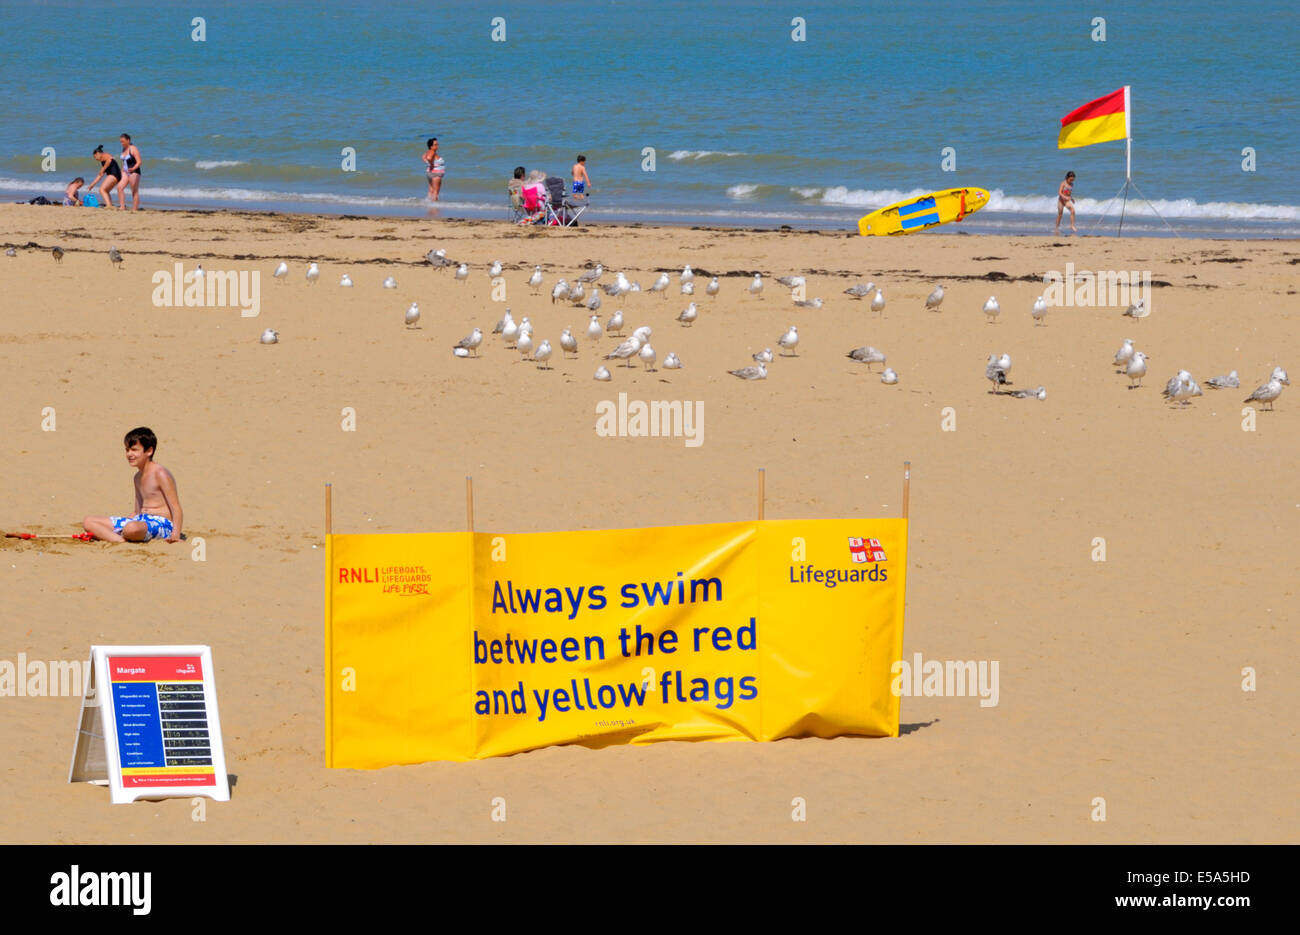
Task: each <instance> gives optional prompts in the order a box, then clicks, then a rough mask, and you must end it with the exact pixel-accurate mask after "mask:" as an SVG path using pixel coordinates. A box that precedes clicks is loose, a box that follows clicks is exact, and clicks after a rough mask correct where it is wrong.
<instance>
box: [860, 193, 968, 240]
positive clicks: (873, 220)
mask: <svg viewBox="0 0 1300 935" xmlns="http://www.w3.org/2000/svg"><path fill="white" fill-rule="evenodd" d="M988 203H989V193H988V192H987V191H985V190H984V189H982V188H949V189H947V190H946V191H941V192H930V194H928V195H922V196H921V197H920V198H909V199H907V201H900V202H898V203H897V204H892V205H889V206H888V207H887V208H881V209H880V210H879V211H872V212H871V213H870V214H868V215H867V216H866V217H864V218H862V220H860V221H858V233H859V234H861V235H862V236H863V237H872V236H878V235H881V234H911V233H915V232H916V231H920V230H925V229H926V228H928V227H937V226H938V225H940V224H947V223H948V222H949V221H960V220H961V219H962V218H964V217H966V216H968V215H971V214H974V213H975V212H976V211H978V210H979V209H980V208H982V207H984V206H985V205H986V204H988Z"/></svg>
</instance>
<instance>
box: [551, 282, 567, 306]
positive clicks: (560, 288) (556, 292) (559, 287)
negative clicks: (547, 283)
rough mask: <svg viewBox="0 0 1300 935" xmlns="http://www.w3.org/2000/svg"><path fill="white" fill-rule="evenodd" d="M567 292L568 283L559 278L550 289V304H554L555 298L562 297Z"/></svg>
mask: <svg viewBox="0 0 1300 935" xmlns="http://www.w3.org/2000/svg"><path fill="white" fill-rule="evenodd" d="M568 294H569V284H568V283H567V282H565V281H564V280H563V279H561V280H560V281H559V282H557V283H556V284H555V286H554V288H552V289H551V304H552V305H554V304H555V300H556V299H562V298H564V297H565V296H566V295H568Z"/></svg>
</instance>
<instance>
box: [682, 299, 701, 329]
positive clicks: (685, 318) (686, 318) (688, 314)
mask: <svg viewBox="0 0 1300 935" xmlns="http://www.w3.org/2000/svg"><path fill="white" fill-rule="evenodd" d="M698 314H699V311H698V310H697V309H696V307H695V303H694V302H692V303H691V304H690V305H688V306H686V308H684V309H682V313H681V314H680V315H678V316H677V320H678V321H680V322H681V323H682V324H683V325H689V324H690V323H691V322H693V321H695V318H696V316H697V315H698Z"/></svg>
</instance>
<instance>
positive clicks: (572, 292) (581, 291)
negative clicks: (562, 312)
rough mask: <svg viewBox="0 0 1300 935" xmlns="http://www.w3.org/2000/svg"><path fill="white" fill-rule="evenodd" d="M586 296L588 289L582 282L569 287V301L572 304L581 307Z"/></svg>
mask: <svg viewBox="0 0 1300 935" xmlns="http://www.w3.org/2000/svg"><path fill="white" fill-rule="evenodd" d="M586 295H587V289H586V287H585V286H584V285H583V284H582V283H580V282H576V283H574V284H573V285H572V286H570V287H569V301H570V302H572V303H573V304H574V305H581V304H582V300H583V298H584V297H585V296H586Z"/></svg>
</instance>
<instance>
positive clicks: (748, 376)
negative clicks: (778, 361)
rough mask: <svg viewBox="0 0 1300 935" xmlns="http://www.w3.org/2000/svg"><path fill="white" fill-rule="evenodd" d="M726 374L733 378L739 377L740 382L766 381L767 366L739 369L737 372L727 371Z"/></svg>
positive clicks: (760, 365)
mask: <svg viewBox="0 0 1300 935" xmlns="http://www.w3.org/2000/svg"><path fill="white" fill-rule="evenodd" d="M727 373H729V374H731V375H732V376H733V377H740V379H742V380H766V379H767V364H759V365H758V366H757V367H741V368H740V369H739V370H728V371H727Z"/></svg>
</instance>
